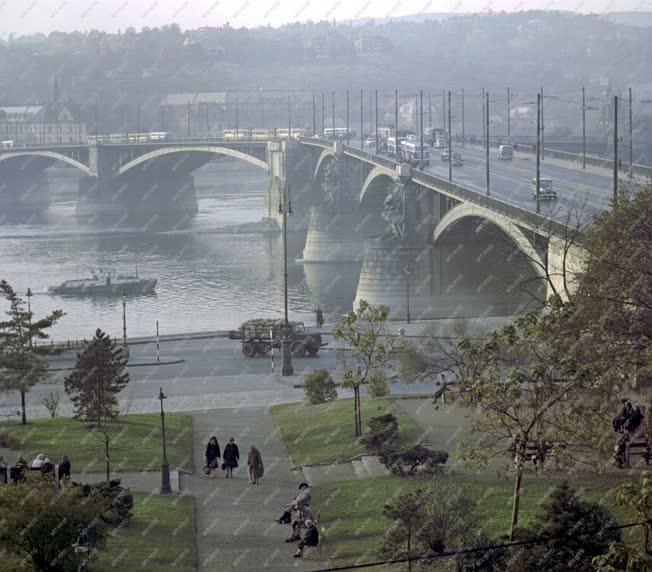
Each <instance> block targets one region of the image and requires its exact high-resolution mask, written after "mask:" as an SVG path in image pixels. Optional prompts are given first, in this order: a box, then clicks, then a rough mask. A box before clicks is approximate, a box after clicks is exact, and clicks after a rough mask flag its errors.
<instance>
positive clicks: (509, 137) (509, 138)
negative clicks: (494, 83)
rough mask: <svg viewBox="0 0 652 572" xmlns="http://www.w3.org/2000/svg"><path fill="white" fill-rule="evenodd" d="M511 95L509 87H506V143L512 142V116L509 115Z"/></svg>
mask: <svg viewBox="0 0 652 572" xmlns="http://www.w3.org/2000/svg"><path fill="white" fill-rule="evenodd" d="M511 108H512V106H511V97H510V92H509V87H508V88H507V144H508V145H511V144H512V117H511V111H512V109H511Z"/></svg>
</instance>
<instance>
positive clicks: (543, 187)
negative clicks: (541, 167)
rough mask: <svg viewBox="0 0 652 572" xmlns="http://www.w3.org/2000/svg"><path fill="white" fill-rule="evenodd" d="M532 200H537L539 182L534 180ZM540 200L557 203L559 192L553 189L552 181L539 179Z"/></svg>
mask: <svg viewBox="0 0 652 572" xmlns="http://www.w3.org/2000/svg"><path fill="white" fill-rule="evenodd" d="M532 198H533V199H536V198H537V180H536V179H532ZM539 200H540V201H556V200H557V191H555V189H554V188H553V185H552V179H539Z"/></svg>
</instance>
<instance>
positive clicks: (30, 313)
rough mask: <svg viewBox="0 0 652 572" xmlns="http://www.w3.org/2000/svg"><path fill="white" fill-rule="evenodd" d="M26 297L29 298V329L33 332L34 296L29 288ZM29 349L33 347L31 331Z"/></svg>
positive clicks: (30, 333)
mask: <svg viewBox="0 0 652 572" xmlns="http://www.w3.org/2000/svg"><path fill="white" fill-rule="evenodd" d="M25 295H26V296H27V320H28V323H29V328H30V330H31V329H32V304H31V300H32V296H33V294H32V289H31V288H28V289H27V294H25ZM29 347H30V348H31V347H32V332H31V331H30V332H29Z"/></svg>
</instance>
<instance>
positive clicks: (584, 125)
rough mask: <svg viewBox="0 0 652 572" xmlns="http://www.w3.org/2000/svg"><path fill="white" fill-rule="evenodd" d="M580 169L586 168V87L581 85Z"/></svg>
mask: <svg viewBox="0 0 652 572" xmlns="http://www.w3.org/2000/svg"><path fill="white" fill-rule="evenodd" d="M582 169H586V89H585V88H584V86H582Z"/></svg>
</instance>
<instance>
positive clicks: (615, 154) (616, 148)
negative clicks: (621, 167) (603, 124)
mask: <svg viewBox="0 0 652 572" xmlns="http://www.w3.org/2000/svg"><path fill="white" fill-rule="evenodd" d="M613 195H614V201H616V200H617V199H618V96H617V95H615V96H614V188H613Z"/></svg>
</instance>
